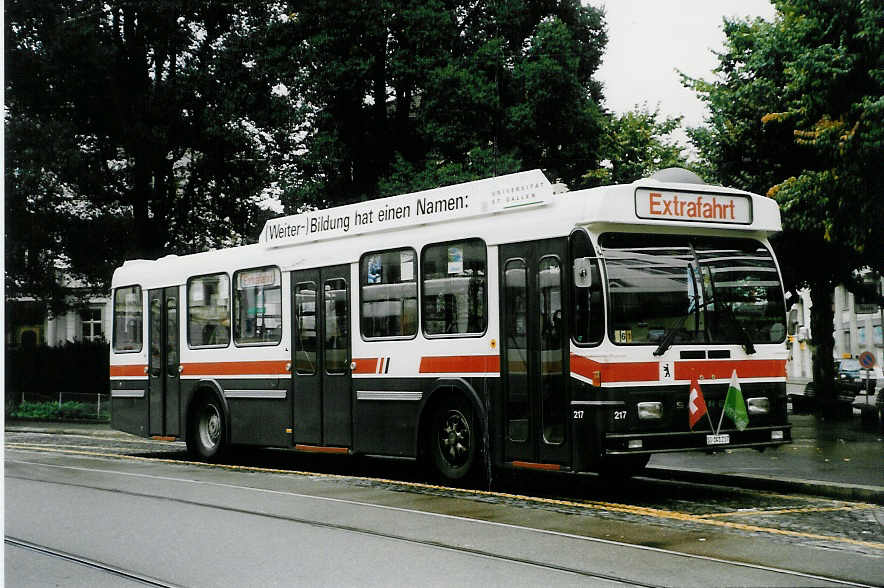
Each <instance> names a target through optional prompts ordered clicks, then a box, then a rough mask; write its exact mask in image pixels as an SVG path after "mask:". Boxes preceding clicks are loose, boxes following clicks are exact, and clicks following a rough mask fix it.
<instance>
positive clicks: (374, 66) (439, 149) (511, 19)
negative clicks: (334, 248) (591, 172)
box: [267, 0, 606, 209]
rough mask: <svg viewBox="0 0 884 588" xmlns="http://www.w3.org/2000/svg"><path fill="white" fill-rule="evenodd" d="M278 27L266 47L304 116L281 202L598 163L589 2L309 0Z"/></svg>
mask: <svg viewBox="0 0 884 588" xmlns="http://www.w3.org/2000/svg"><path fill="white" fill-rule="evenodd" d="M278 28H279V30H278V31H277V32H276V33H275V38H276V39H278V41H279V45H278V46H276V47H268V48H267V52H268V54H272V55H277V56H284V58H280V59H276V60H275V61H274V63H275V65H276V70H275V71H276V72H277V74H276V75H277V76H278V78H279V79H280V80H281V81H282V82H283V83H284V84H285V85H286V86H287V87H289V88H290V89H292V91H293V93H295V94H296V95H298V96H299V97H300V99H301V100H302V106H303V108H304V112H305V116H306V117H307V118H308V119H309V125H308V126H307V128H305V129H304V132H303V134H302V136H301V139H300V141H301V142H300V148H299V149H298V150H297V152H298V155H297V156H296V160H297V161H296V163H295V168H296V172H295V174H294V176H293V178H292V181H291V182H289V183H288V184H287V186H286V189H287V195H286V197H285V199H286V204H287V206H288V207H289V208H291V209H294V208H296V207H297V206H298V205H300V204H301V203H303V202H310V203H313V204H317V205H319V204H342V203H346V202H352V201H356V200H361V199H367V198H374V197H377V196H379V195H381V194H385V193H387V191H388V190H392V189H395V190H410V189H420V188H422V187H427V186H428V185H430V184H429V183H428V182H430V181H431V180H432V181H436V180H441V182H442V183H450V182H451V181H460V180H466V179H475V178H476V177H485V176H487V175H493V174H494V173H503V172H504V171H509V170H510V169H512V168H513V167H515V168H516V169H518V168H531V167H541V168H543V169H545V170H546V171H547V173H548V175H550V176H551V177H553V178H556V179H563V180H565V181H569V182H572V183H575V184H577V183H580V182H581V174H582V173H583V172H584V171H585V170H586V169H587V168H588V167H593V166H594V165H595V164H596V163H597V161H598V143H599V139H600V128H601V122H602V115H601V110H600V109H599V107H598V102H599V101H600V99H601V86H600V85H599V84H598V82H596V81H594V80H593V79H592V76H593V74H594V73H595V71H596V70H597V68H598V66H599V64H600V61H601V55H602V51H603V49H604V44H605V42H606V36H605V32H604V23H603V20H602V13H601V12H599V11H598V10H596V9H594V8H590V7H583V6H581V5H580V3H579V2H577V1H574V0H568V1H565V2H550V1H548V0H523V1H520V2H485V1H483V2H463V1H446V0H431V1H418V0H379V1H375V2H369V3H366V2H360V1H356V0H344V1H340V2H333V3H330V2H326V1H325V0H308V1H305V2H300V3H298V5H297V13H296V14H295V15H294V18H292V19H291V21H290V22H287V23H284V24H283V25H281V26H280V27H278ZM293 38H294V39H298V40H299V42H298V43H293V42H292V39H293ZM282 47H285V49H283V48H282ZM485 163H487V164H488V165H485ZM440 170H448V171H451V172H452V173H453V174H454V176H453V177H450V178H447V179H443V178H441V177H440ZM445 173H446V174H447V172H445ZM409 178H411V179H409ZM435 185H438V184H435Z"/></svg>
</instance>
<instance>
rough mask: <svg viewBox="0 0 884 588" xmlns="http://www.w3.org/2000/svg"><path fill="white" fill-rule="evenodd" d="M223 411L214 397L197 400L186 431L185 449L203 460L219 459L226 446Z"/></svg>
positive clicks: (208, 396)
mask: <svg viewBox="0 0 884 588" xmlns="http://www.w3.org/2000/svg"><path fill="white" fill-rule="evenodd" d="M225 430H226V428H225V422H224V411H223V410H222V408H221V403H220V402H218V400H217V399H216V398H215V397H214V396H210V395H207V396H204V397H203V398H201V399H200V400H197V404H196V407H195V408H194V410H193V413H192V415H191V417H190V422H189V427H188V431H187V449H188V450H189V451H190V453H191V454H192V455H194V456H195V457H197V458H200V459H205V460H213V459H218V458H219V457H221V455H222V453H223V451H224V448H225V446H226V444H227V439H226V434H225Z"/></svg>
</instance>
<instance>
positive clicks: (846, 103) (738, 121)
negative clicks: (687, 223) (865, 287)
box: [686, 0, 884, 405]
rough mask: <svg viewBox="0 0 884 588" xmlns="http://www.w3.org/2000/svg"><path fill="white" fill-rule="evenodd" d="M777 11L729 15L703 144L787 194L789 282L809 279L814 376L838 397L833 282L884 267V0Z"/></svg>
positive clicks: (735, 171) (714, 160)
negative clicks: (757, 16) (739, 17)
mask: <svg viewBox="0 0 884 588" xmlns="http://www.w3.org/2000/svg"><path fill="white" fill-rule="evenodd" d="M775 6H776V9H777V16H776V18H775V20H774V21H773V22H765V21H762V20H755V21H752V22H745V21H725V34H726V37H727V40H726V47H725V50H724V51H723V52H722V53H721V54H720V55H719V66H718V68H717V69H716V70H715V71H716V73H717V75H718V77H717V79H716V80H715V81H713V82H704V81H701V80H687V79H686V82H687V83H688V84H690V85H692V86H693V88H694V89H695V90H697V91H698V93H699V94H700V95H701V97H702V98H703V99H704V100H705V101H706V103H707V105H708V106H709V109H710V117H709V118H708V119H707V124H708V127H707V129H701V130H695V131H694V132H693V137H694V139H695V144H696V145H697V147H698V148H699V150H700V152H701V153H702V155H703V156H704V157H705V159H706V161H707V163H708V164H709V166H710V167H711V169H712V170H713V171H714V172H715V173H716V174H717V176H718V178H719V180H721V181H722V182H723V183H727V184H731V185H735V186H737V187H740V188H744V189H748V190H751V191H753V192H759V193H762V194H767V195H768V196H770V197H773V198H775V199H776V200H777V202H778V203H779V204H780V208H781V211H782V215H783V226H784V232H783V235H782V237H781V238H780V240H779V242H778V243H777V248H778V254H779V257H780V260H781V266H782V268H783V271H784V278H785V280H786V284H787V288H788V289H796V288H798V287H804V286H807V287H809V288H810V291H811V299H812V301H813V311H812V312H813V316H812V325H811V327H812V330H813V336H814V343H815V345H816V348H817V353H816V356H815V360H814V380H815V381H816V384H817V390H818V391H819V392H818V393H819V395H820V397H821V399H822V400H823V403H822V404H823V405H826V404H827V403H828V402H831V401H832V400H833V392H834V386H833V381H834V369H833V365H832V361H831V360H832V355H833V349H834V340H833V338H832V319H833V316H832V303H831V296H832V291H833V288H834V286H835V285H836V284H838V283H846V284H852V283H853V282H854V276H855V272H856V271H857V270H859V269H863V268H871V269H872V270H875V271H878V272H880V271H881V270H882V268H884V242H882V230H884V206H882V202H881V194H882V193H884V168H882V166H881V161H884V129H882V126H881V122H880V121H881V119H882V114H884V27H882V23H884V5H882V4H881V3H880V2H869V1H863V0H844V1H841V0H837V1H836V0H823V1H819V0H779V1H776V2H775Z"/></svg>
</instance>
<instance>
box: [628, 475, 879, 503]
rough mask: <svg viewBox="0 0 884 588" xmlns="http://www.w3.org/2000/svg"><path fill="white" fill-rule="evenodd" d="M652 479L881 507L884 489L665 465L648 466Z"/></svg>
mask: <svg viewBox="0 0 884 588" xmlns="http://www.w3.org/2000/svg"><path fill="white" fill-rule="evenodd" d="M641 475H642V476H647V477H651V478H658V479H666V480H677V481H683V482H693V483H697V484H703V483H705V484H717V485H721V486H736V487H740V488H751V489H753V490H768V491H773V492H794V493H798V494H811V495H813V496H823V497H826V498H834V499H836V500H858V501H862V502H871V503H873V504H879V505H882V506H884V488H882V487H881V486H868V485H864V484H849V483H843V482H829V481H825V480H805V479H801V478H777V477H774V476H759V475H756V474H719V473H715V472H710V471H706V470H692V469H675V468H670V467H666V466H649V467H647V468H645V470H644V471H643V472H642V474H641Z"/></svg>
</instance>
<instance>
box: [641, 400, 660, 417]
mask: <svg viewBox="0 0 884 588" xmlns="http://www.w3.org/2000/svg"><path fill="white" fill-rule="evenodd" d="M638 418H639V419H640V420H643V421H654V420H660V419H662V418H663V403H662V402H639V403H638Z"/></svg>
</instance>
